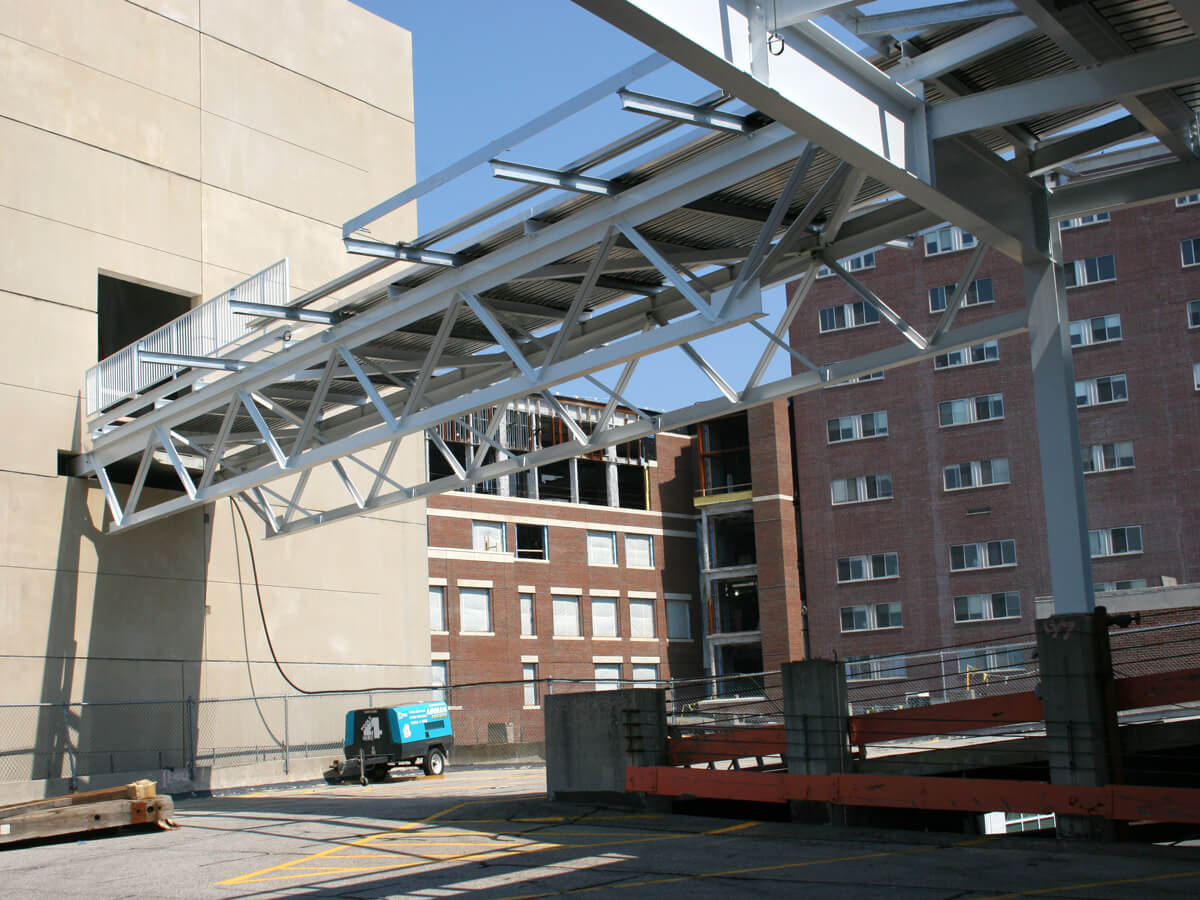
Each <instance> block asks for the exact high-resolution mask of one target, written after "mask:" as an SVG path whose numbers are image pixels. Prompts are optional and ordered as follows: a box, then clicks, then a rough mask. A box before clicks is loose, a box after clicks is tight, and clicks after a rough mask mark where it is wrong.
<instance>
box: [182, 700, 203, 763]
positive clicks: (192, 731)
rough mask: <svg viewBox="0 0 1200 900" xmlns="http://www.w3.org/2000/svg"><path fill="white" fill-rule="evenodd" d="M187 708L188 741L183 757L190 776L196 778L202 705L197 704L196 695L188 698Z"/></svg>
mask: <svg viewBox="0 0 1200 900" xmlns="http://www.w3.org/2000/svg"><path fill="white" fill-rule="evenodd" d="M185 709H186V712H185V715H186V716H187V721H188V742H187V750H186V752H185V753H184V757H183V758H184V762H185V763H186V765H187V770H188V778H189V779H195V777H196V755H197V754H198V753H199V752H200V707H199V706H198V705H197V703H196V698H195V697H188V698H187V706H186V707H185Z"/></svg>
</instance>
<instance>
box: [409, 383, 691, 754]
mask: <svg viewBox="0 0 1200 900" xmlns="http://www.w3.org/2000/svg"><path fill="white" fill-rule="evenodd" d="M557 403H558V404H560V406H561V408H562V409H563V410H565V411H566V412H567V413H568V414H569V415H571V416H572V418H574V419H575V421H577V422H578V423H579V424H580V427H581V428H582V429H583V430H584V431H588V430H590V428H591V427H593V426H594V423H595V422H596V421H597V420H598V419H599V417H600V416H601V415H602V414H603V405H602V404H595V403H589V402H586V401H580V400H570V399H568V398H558V400H557ZM614 415H615V416H616V422H617V423H618V424H620V423H621V422H623V421H625V419H626V418H627V417H628V418H629V419H631V420H632V418H633V414H632V413H629V412H628V411H625V410H622V409H620V408H619V407H618V408H617V410H616V411H615V413H614ZM507 416H508V421H507V422H506V427H502V428H501V429H500V434H499V439H500V442H501V444H502V445H503V446H505V447H506V448H509V449H513V450H522V451H526V452H529V451H533V450H535V449H537V447H539V446H541V443H542V442H543V441H547V442H550V441H553V440H555V437H554V434H553V433H554V432H555V431H556V430H561V429H564V428H565V426H564V424H563V421H562V418H561V415H560V414H559V412H558V410H556V409H555V408H554V407H552V406H551V405H550V404H549V403H547V401H546V400H544V399H543V398H530V399H528V400H526V401H523V402H522V403H519V404H516V405H514V406H513V407H512V408H510V409H509V410H508V411H507ZM474 426H475V428H476V429H477V433H482V432H484V431H485V430H486V428H487V423H486V422H479V421H476V422H475V423H474ZM440 436H441V437H442V438H443V440H444V441H445V443H446V446H447V447H448V448H449V449H450V451H451V452H452V453H453V454H454V455H455V456H456V457H457V458H458V459H459V461H460V462H461V463H463V464H464V465H469V464H470V458H469V457H471V456H473V455H474V454H476V453H478V452H479V439H478V437H477V436H476V435H472V434H471V433H470V432H469V431H467V429H466V428H465V427H456V428H453V429H451V428H449V427H445V428H443V433H442V434H441V435H440ZM428 448H429V468H430V474H431V477H436V476H437V475H438V473H439V472H440V470H441V469H443V468H445V467H446V466H447V463H446V461H445V460H444V459H443V458H442V456H441V455H440V453H439V451H438V449H437V448H436V447H435V446H434V444H433V442H432V441H430V442H429V443H428ZM488 452H489V453H494V452H495V451H494V450H489V451H488ZM693 483H694V482H693V473H692V453H691V441H690V440H689V438H688V437H687V436H686V435H679V434H671V433H661V434H658V435H656V436H655V437H652V438H643V439H640V440H636V441H632V442H629V443H627V444H620V445H617V446H614V447H610V448H608V449H607V450H602V451H597V452H594V453H588V454H585V455H583V456H580V457H576V458H574V459H570V460H567V461H565V462H560V463H554V464H551V465H548V466H541V467H537V468H534V469H531V470H528V471H526V472H522V473H519V474H518V475H513V476H508V477H505V478H500V479H493V480H491V481H485V482H483V483H481V484H477V485H475V486H474V487H473V489H472V490H470V491H455V492H451V493H445V494H440V495H438V496H435V497H432V498H430V500H429V502H428V517H429V608H430V613H429V615H430V627H431V637H430V641H431V651H432V657H433V660H432V665H433V670H434V672H435V678H436V680H438V681H440V682H441V683H444V684H453V685H478V686H470V687H455V688H453V689H452V690H450V692H449V696H448V699H449V701H450V704H451V707H452V708H457V709H458V712H457V713H452V715H453V718H454V727H455V731H456V739H457V741H458V742H459V743H463V744H486V743H493V744H497V743H524V744H529V743H536V742H539V741H541V740H542V739H543V716H542V701H543V698H544V696H545V694H546V693H547V692H550V691H556V692H561V691H576V690H592V688H593V684H595V686H596V688H597V689H609V688H616V687H618V686H619V685H622V684H625V685H628V684H639V683H641V684H646V683H648V682H651V683H652V682H661V681H668V680H670V679H671V678H680V677H682V678H687V677H689V676H692V677H694V676H699V675H701V674H702V671H701V636H702V634H703V632H702V623H701V618H700V607H699V604H698V602H697V601H698V585H697V557H696V530H695V512H694V510H693V508H692V493H693ZM481 683H486V684H481ZM696 691H697V696H703V693H704V691H703V688H702V687H701V686H697V687H696Z"/></svg>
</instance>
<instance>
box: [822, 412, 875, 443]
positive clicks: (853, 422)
mask: <svg viewBox="0 0 1200 900" xmlns="http://www.w3.org/2000/svg"><path fill="white" fill-rule="evenodd" d="M835 425H836V427H837V432H838V434H839V435H842V434H849V437H840V436H839V437H838V438H836V439H835V438H834V437H833V430H834V427H835ZM868 432H869V433H868ZM887 435H888V417H887V410H886V409H882V410H878V411H877V412H868V413H856V414H855V415H852V416H838V417H836V418H833V419H827V420H826V421H825V439H826V441H827V442H828V443H830V444H846V443H849V442H850V441H869V440H871V439H873V438H881V437H887Z"/></svg>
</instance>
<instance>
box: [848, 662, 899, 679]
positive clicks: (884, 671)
mask: <svg viewBox="0 0 1200 900" xmlns="http://www.w3.org/2000/svg"><path fill="white" fill-rule="evenodd" d="M906 674H907V673H906V671H905V666H904V657H903V656H847V657H846V680H847V681H883V680H885V679H894V678H904V677H906Z"/></svg>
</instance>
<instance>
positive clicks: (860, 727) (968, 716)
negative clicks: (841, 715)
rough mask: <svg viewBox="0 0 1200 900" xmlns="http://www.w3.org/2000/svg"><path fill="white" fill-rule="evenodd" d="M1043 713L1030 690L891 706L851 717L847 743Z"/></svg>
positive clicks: (1035, 719)
mask: <svg viewBox="0 0 1200 900" xmlns="http://www.w3.org/2000/svg"><path fill="white" fill-rule="evenodd" d="M1045 715H1046V714H1045V711H1044V709H1043V707H1042V701H1041V700H1040V699H1038V697H1037V695H1036V694H1034V692H1033V691H1021V692H1020V693H1017V694H1001V695H999V696H997V697H981V698H979V699H978V700H956V701H954V702H953V703H935V704H933V705H931V706H918V707H915V708H913V709H892V710H887V711H885V712H877V713H867V714H865V715H861V716H851V717H850V743H852V744H859V745H861V744H870V743H874V742H876V741H891V740H895V739H897V738H908V737H920V736H922V735H928V734H956V733H959V732H963V731H974V730H975V729H977V728H991V727H992V726H994V725H1015V724H1017V723H1018V722H1040V721H1042V720H1043V719H1044V718H1045Z"/></svg>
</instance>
